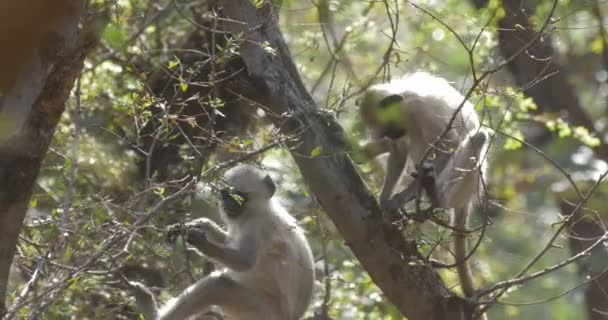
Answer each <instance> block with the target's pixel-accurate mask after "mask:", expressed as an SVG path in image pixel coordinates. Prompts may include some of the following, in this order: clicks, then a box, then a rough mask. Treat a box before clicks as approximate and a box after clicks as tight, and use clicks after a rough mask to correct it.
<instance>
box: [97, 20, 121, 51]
mask: <svg viewBox="0 0 608 320" xmlns="http://www.w3.org/2000/svg"><path fill="white" fill-rule="evenodd" d="M103 39H104V40H106V41H107V42H108V43H110V45H111V46H113V47H118V48H120V47H122V46H123V44H124V43H125V39H126V35H125V31H124V30H123V29H122V28H120V27H119V26H118V25H116V24H114V23H110V24H108V26H107V27H106V29H105V30H104V32H103Z"/></svg>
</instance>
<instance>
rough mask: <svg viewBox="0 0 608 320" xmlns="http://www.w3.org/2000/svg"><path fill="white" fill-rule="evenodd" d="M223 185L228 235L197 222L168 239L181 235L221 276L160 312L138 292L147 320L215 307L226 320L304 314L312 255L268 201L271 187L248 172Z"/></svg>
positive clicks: (294, 319)
mask: <svg viewBox="0 0 608 320" xmlns="http://www.w3.org/2000/svg"><path fill="white" fill-rule="evenodd" d="M225 180H226V182H227V184H228V185H229V186H230V187H229V188H226V189H223V190H222V191H221V198H222V202H221V215H222V219H223V221H224V223H225V224H226V226H227V230H226V231H224V230H223V229H221V228H220V227H219V226H218V225H217V224H215V223H214V222H212V221H211V220H209V219H205V218H202V219H197V220H195V221H193V222H190V223H187V224H186V225H185V228H183V227H182V228H172V229H171V230H170V234H169V235H170V236H175V235H176V233H182V234H184V235H185V236H186V240H187V241H188V243H189V244H191V245H193V246H194V247H195V248H197V249H198V250H199V251H200V252H201V253H202V254H204V255H206V256H207V257H209V258H211V259H212V260H214V261H216V262H218V263H219V264H221V265H223V266H224V267H225V269H223V270H222V271H219V272H216V273H212V274H211V275H209V276H207V277H205V278H203V279H201V280H199V281H198V282H196V283H195V284H193V285H192V286H190V287H189V288H187V289H185V290H184V291H183V292H182V293H181V294H180V295H179V296H178V297H177V298H175V299H173V300H172V301H170V302H169V303H167V304H166V305H165V306H164V307H162V308H160V309H159V310H158V311H157V310H156V307H155V305H156V304H155V302H154V301H153V300H152V298H153V297H152V295H151V294H150V293H149V292H147V293H146V291H145V289H144V288H141V286H138V285H137V284H136V286H135V287H134V289H135V291H136V300H137V304H138V306H139V308H140V309H141V312H142V313H143V314H144V316H145V317H146V320H150V319H162V320H178V319H179V320H182V319H191V318H194V317H197V316H200V315H201V314H202V313H203V312H205V311H207V310H208V309H209V308H210V307H211V306H214V305H215V306H219V307H221V309H222V311H223V314H224V317H225V319H226V320H256V319H268V320H298V319H300V318H301V317H302V316H303V315H304V313H305V312H306V309H307V308H308V305H309V303H310V300H311V296H312V290H313V285H314V268H313V264H314V260H313V255H312V252H311V250H310V247H309V245H308V242H307V240H306V237H305V235H304V232H303V230H302V229H301V228H300V227H299V226H298V225H297V223H296V221H295V219H294V218H293V217H292V216H291V215H289V213H287V211H285V209H284V208H283V207H282V206H281V205H280V204H279V203H278V202H277V201H276V199H275V198H273V195H274V193H275V189H276V187H275V184H274V182H273V181H272V179H271V178H270V176H269V175H267V174H266V173H264V172H263V171H261V170H259V169H257V168H255V167H253V166H250V165H240V166H237V167H235V168H232V169H230V170H229V171H228V172H226V174H225ZM142 292H143V294H142Z"/></svg>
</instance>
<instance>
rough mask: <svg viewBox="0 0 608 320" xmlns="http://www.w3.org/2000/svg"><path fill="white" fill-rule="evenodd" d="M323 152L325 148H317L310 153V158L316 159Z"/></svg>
mask: <svg viewBox="0 0 608 320" xmlns="http://www.w3.org/2000/svg"><path fill="white" fill-rule="evenodd" d="M321 152H323V148H322V147H321V146H316V147H315V148H314V149H312V151H311V152H310V157H312V158H315V157H317V156H318V155H320V154H321Z"/></svg>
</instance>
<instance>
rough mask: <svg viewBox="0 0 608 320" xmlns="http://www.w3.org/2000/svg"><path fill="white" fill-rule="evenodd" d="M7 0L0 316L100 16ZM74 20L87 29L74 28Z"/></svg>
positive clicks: (0, 154)
mask: <svg viewBox="0 0 608 320" xmlns="http://www.w3.org/2000/svg"><path fill="white" fill-rule="evenodd" d="M9 2H10V3H2V4H0V11H1V12H2V13H3V21H1V22H0V26H2V28H1V31H0V32H2V35H1V36H0V39H2V43H3V44H7V43H11V44H14V45H16V46H17V47H16V48H11V50H12V49H14V50H12V51H11V52H18V54H16V55H5V54H6V52H7V51H8V50H3V54H2V55H1V57H2V59H0V63H1V64H2V65H1V66H0V70H3V71H2V72H4V71H5V70H8V71H7V72H6V73H3V74H2V81H0V316H1V315H3V314H4V313H5V311H6V305H5V304H6V302H5V299H6V290H7V282H8V275H9V271H10V265H11V262H12V258H13V254H14V252H15V246H16V244H17V237H18V235H19V231H20V229H21V224H22V222H23V218H24V216H25V212H26V210H27V208H28V202H29V198H30V195H31V192H32V186H33V184H34V182H35V180H36V176H37V175H38V171H39V169H40V165H41V162H42V160H43V158H44V155H45V154H46V152H47V149H48V146H49V144H50V142H51V139H52V137H53V132H54V130H55V127H56V126H57V123H58V121H59V118H60V116H61V114H62V112H63V110H64V103H65V101H66V99H67V97H68V95H69V92H70V89H71V88H72V86H73V84H74V81H75V79H76V78H77V77H78V75H79V73H80V71H81V69H82V65H83V61H84V58H85V55H86V53H87V52H88V51H90V49H91V48H93V47H94V45H95V44H96V42H97V35H98V34H99V32H100V31H101V28H102V27H103V25H105V18H99V19H96V20H93V21H91V23H85V21H83V17H84V14H85V1H84V0H55V1H45V0H40V1H21V2H14V1H9ZM5 18H6V20H5ZM79 22H83V23H84V25H85V26H87V27H86V28H84V29H79V27H78V23H79ZM22 31H23V32H22ZM24 32H25V33H24ZM23 39H27V40H23ZM4 58H6V60H5V59H4Z"/></svg>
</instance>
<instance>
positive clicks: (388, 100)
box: [378, 94, 403, 109]
mask: <svg viewBox="0 0 608 320" xmlns="http://www.w3.org/2000/svg"><path fill="white" fill-rule="evenodd" d="M401 101H403V97H402V96H401V95H400V94H391V95H390V96H387V97H384V99H382V100H380V102H379V103H378V107H379V108H380V109H384V108H386V107H388V106H390V105H391V104H394V103H398V102H401Z"/></svg>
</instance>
